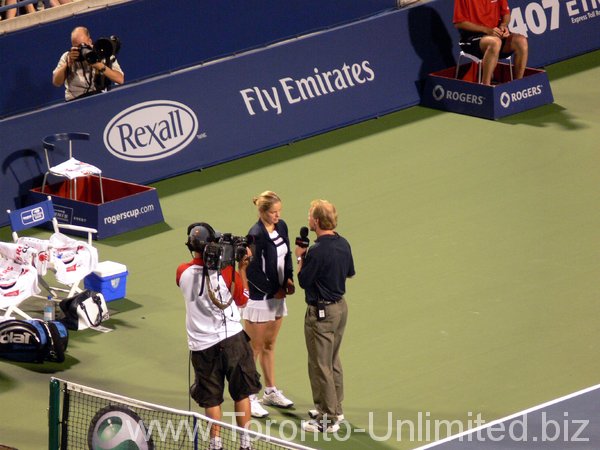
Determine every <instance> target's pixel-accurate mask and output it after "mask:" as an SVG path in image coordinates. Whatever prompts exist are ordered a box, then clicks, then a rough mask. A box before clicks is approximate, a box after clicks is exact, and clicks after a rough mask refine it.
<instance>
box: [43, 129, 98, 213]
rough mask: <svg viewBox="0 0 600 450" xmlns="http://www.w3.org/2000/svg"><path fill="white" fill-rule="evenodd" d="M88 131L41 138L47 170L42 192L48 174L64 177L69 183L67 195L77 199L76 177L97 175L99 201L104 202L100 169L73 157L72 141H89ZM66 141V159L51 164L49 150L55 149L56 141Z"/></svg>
mask: <svg viewBox="0 0 600 450" xmlns="http://www.w3.org/2000/svg"><path fill="white" fill-rule="evenodd" d="M89 139H90V135H89V133H57V134H51V135H49V136H46V137H45V138H44V140H43V143H44V154H45V156H46V165H47V170H46V173H45V174H44V180H43V182H42V193H45V188H46V182H47V181H48V175H54V176H57V177H62V178H66V179H67V180H68V183H69V197H70V198H71V199H72V200H77V179H78V178H82V177H88V176H90V175H97V176H98V180H99V183H100V203H104V191H103V189H102V170H100V169H99V168H98V167H96V166H93V165H91V164H88V163H84V162H82V161H79V160H78V159H76V158H74V157H73V141H89ZM60 141H67V142H68V143H69V153H68V157H69V158H68V159H67V160H66V161H63V162H61V163H60V164H57V165H52V163H51V158H50V152H53V151H56V149H55V145H56V143H57V142H60Z"/></svg>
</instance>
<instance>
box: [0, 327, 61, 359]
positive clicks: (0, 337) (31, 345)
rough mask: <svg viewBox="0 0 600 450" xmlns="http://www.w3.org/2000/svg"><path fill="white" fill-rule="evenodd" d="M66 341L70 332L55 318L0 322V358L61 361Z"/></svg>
mask: <svg viewBox="0 0 600 450" xmlns="http://www.w3.org/2000/svg"><path fill="white" fill-rule="evenodd" d="M68 343H69V332H68V331H67V328H66V327H65V326H64V325H63V324H62V323H61V322H58V321H54V320H53V321H50V322H45V321H43V320H39V319H33V320H17V319H9V320H4V321H0V357H1V358H6V359H10V360H12V361H18V362H37V363H42V362H44V361H54V362H63V361H64V360H65V351H66V349H67V345H68Z"/></svg>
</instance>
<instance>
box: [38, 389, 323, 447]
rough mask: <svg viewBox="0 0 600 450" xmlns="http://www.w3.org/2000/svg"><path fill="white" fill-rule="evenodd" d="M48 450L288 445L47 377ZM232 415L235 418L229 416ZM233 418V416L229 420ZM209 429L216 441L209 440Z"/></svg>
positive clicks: (288, 443) (198, 416) (187, 413)
mask: <svg viewBox="0 0 600 450" xmlns="http://www.w3.org/2000/svg"><path fill="white" fill-rule="evenodd" d="M49 406H50V407H49V415H48V426H49V434H48V436H49V445H48V448H49V449H50V450H58V449H61V450H66V449H71V450H82V449H93V450H96V449H102V450H108V449H127V450H129V449H139V450H159V449H165V450H171V449H177V450H179V449H193V450H196V449H211V448H213V447H214V446H215V444H216V448H223V449H236V450H237V449H240V448H252V449H253V450H263V449H264V450H267V449H290V450H312V449H310V448H309V447H305V446H303V445H300V444H297V443H295V442H293V439H294V437H291V438H290V441H288V440H284V439H281V438H279V437H275V436H270V435H269V434H261V433H258V432H256V431H254V430H252V429H243V428H240V427H237V426H235V425H233V424H232V423H226V422H217V421H214V420H212V419H210V418H208V417H206V416H204V415H202V414H199V413H196V412H193V411H184V410H177V409H173V408H169V407H166V406H161V405H156V404H152V403H148V402H144V401H141V400H136V399H132V398H128V397H124V396H121V395H118V394H114V393H110V392H106V391H101V390H99V389H95V388H91V387H88V386H83V385H81V384H77V383H72V382H69V381H65V380H61V379H58V378H51V380H50V405H49ZM231 416H232V419H235V417H234V416H233V415H231ZM233 422H235V420H233ZM211 429H212V431H213V435H214V431H216V430H218V435H219V439H218V440H216V441H215V439H214V436H213V439H212V441H211Z"/></svg>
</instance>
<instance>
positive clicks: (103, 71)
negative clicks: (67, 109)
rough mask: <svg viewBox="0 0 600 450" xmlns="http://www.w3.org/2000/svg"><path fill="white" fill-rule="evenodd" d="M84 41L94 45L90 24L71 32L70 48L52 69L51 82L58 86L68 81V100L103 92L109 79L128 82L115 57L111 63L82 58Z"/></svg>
mask: <svg viewBox="0 0 600 450" xmlns="http://www.w3.org/2000/svg"><path fill="white" fill-rule="evenodd" d="M82 45H83V46H84V47H85V46H87V47H88V48H92V47H93V41H92V37H91V36H90V32H89V31H88V29H87V28H85V27H77V28H75V29H74V30H73V31H72V32H71V50H69V51H68V52H65V53H63V55H62V56H61V58H60V60H59V61H58V65H57V66H56V69H54V71H53V72H52V84H54V86H56V87H60V86H62V85H63V84H64V85H65V100H66V101H69V100H74V99H76V98H78V97H82V96H85V95H90V94H95V93H97V92H100V91H102V90H103V89H104V88H105V87H106V86H108V84H109V82H113V83H117V84H123V83H124V82H125V75H124V74H123V70H121V66H119V63H118V61H117V60H116V59H114V61H109V62H108V63H106V62H105V61H98V62H97V63H94V64H89V63H88V62H87V61H86V60H79V59H80V56H81V51H80V49H81V46H82ZM107 80H109V81H108V82H107Z"/></svg>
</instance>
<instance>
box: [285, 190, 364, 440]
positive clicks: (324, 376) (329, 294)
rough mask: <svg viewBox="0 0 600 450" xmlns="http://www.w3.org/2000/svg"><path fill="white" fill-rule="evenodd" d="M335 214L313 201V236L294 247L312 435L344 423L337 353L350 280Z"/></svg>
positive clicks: (350, 267) (310, 219)
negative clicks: (302, 311)
mask: <svg viewBox="0 0 600 450" xmlns="http://www.w3.org/2000/svg"><path fill="white" fill-rule="evenodd" d="M336 226H337V211H336V209H335V206H334V205H333V204H332V203H330V202H328V201H327V200H314V201H313V202H312V203H311V205H310V209H309V212H308V227H309V228H310V230H311V231H314V232H315V233H316V235H317V239H316V241H315V243H314V244H313V245H312V246H311V247H309V248H308V250H307V249H306V248H304V247H302V246H298V245H297V246H296V249H295V251H294V253H295V255H296V257H297V259H298V282H299V283H300V287H301V288H302V289H304V293H305V299H306V303H307V305H308V306H307V309H306V314H305V316H304V338H305V340H306V350H307V352H308V377H309V379H310V387H311V390H312V396H313V402H314V405H315V408H316V409H313V410H310V411H309V412H308V415H309V416H310V417H311V419H312V420H309V421H303V422H302V428H303V429H304V430H306V431H311V432H335V431H337V430H338V429H339V422H340V421H341V420H343V418H344V413H343V411H342V401H343V399H344V379H343V373H342V364H341V361H340V357H339V350H340V346H341V344H342V337H343V335H344V329H345V327H346V320H347V318H348V306H347V305H346V300H345V299H344V294H345V292H346V279H347V278H348V277H352V276H354V274H355V271H354V260H353V258H352V251H351V249H350V244H349V243H348V241H347V240H346V239H344V238H343V237H342V236H340V235H339V234H337V233H336V232H335V228H336Z"/></svg>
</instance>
